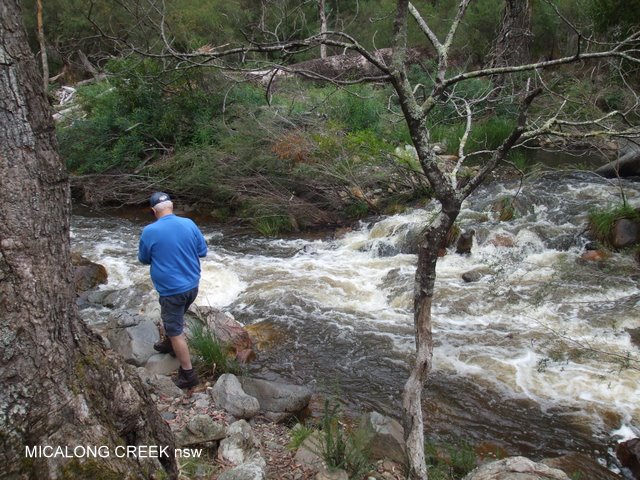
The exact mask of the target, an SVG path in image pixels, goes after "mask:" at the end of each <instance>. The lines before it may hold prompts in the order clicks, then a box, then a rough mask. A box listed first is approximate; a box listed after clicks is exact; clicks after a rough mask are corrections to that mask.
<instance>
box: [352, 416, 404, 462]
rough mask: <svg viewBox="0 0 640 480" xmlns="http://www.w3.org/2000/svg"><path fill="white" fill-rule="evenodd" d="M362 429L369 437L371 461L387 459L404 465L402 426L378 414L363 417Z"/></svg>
mask: <svg viewBox="0 0 640 480" xmlns="http://www.w3.org/2000/svg"><path fill="white" fill-rule="evenodd" d="M362 424H363V426H364V428H365V429H366V431H367V432H369V434H370V435H371V458H372V459H373V460H381V459H389V460H392V461H394V462H397V463H401V464H402V463H404V462H405V459H406V456H405V450H404V429H403V428H402V425H400V423H398V422H397V421H396V420H394V419H393V418H390V417H386V416H384V415H381V414H380V413H378V412H371V413H368V414H366V415H365V416H364V418H363V422H362Z"/></svg>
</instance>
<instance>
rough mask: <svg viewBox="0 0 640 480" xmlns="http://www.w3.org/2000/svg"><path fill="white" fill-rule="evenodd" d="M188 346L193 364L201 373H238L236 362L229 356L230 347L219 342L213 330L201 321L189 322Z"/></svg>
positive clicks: (218, 374)
mask: <svg viewBox="0 0 640 480" xmlns="http://www.w3.org/2000/svg"><path fill="white" fill-rule="evenodd" d="M189 347H190V349H191V352H192V354H193V359H194V364H195V366H196V368H197V369H198V370H199V371H200V372H201V373H203V374H209V375H215V376H220V375H222V374H223V373H234V374H238V373H240V367H239V365H238V363H237V362H236V361H235V360H234V359H232V358H231V356H230V348H229V347H228V346H226V345H223V344H222V343H220V342H219V341H218V339H217V338H216V336H215V334H214V333H213V331H211V329H209V328H208V327H206V326H205V325H204V324H203V323H202V321H196V322H193V323H192V324H191V329H190V335H189Z"/></svg>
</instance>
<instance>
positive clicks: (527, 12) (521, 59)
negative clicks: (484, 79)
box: [487, 0, 533, 68]
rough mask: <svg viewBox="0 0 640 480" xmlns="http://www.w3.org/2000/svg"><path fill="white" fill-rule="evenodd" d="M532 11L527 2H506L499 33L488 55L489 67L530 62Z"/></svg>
mask: <svg viewBox="0 0 640 480" xmlns="http://www.w3.org/2000/svg"><path fill="white" fill-rule="evenodd" d="M531 18H532V10H531V4H530V1H529V0H506V1H505V5H504V12H503V14H502V22H501V24H500V32H499V33H498V36H497V37H496V39H495V42H494V44H493V48H492V50H491V53H490V54H489V58H488V62H487V63H488V64H489V67H491V68H493V67H505V66H507V65H522V64H524V63H528V62H529V61H530V60H531V41H532V39H533V35H532V33H531Z"/></svg>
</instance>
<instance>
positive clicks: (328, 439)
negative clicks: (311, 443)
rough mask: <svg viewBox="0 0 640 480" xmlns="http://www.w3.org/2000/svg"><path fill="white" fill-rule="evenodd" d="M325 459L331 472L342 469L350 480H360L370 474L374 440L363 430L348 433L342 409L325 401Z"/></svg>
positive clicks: (323, 427) (323, 435)
mask: <svg viewBox="0 0 640 480" xmlns="http://www.w3.org/2000/svg"><path fill="white" fill-rule="evenodd" d="M321 428H322V445H321V449H322V452H321V453H322V457H323V459H324V461H325V463H326V465H327V467H329V469H342V470H345V471H346V472H347V473H348V474H349V478H353V479H361V478H364V477H365V476H366V474H367V473H368V472H370V471H371V468H372V462H371V460H370V450H371V437H370V434H369V433H368V432H367V431H366V430H365V429H364V428H362V427H361V426H359V427H357V428H355V429H351V430H348V429H347V428H346V427H345V426H344V425H343V423H342V421H341V415H340V407H339V405H338V404H333V405H331V404H330V402H329V400H325V403H324V411H323V416H322V421H321Z"/></svg>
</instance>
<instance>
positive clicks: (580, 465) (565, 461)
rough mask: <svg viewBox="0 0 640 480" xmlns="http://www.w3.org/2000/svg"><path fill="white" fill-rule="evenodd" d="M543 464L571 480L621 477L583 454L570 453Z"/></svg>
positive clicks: (549, 459) (597, 479)
mask: <svg viewBox="0 0 640 480" xmlns="http://www.w3.org/2000/svg"><path fill="white" fill-rule="evenodd" d="M542 463H544V464H545V465H548V466H550V467H551V468H557V469H558V470H562V471H563V472H564V473H566V474H567V475H569V476H570V477H571V478H584V479H589V480H619V479H620V477H619V476H618V475H616V474H615V473H613V472H612V471H611V470H609V469H607V468H605V467H603V466H602V465H600V464H599V463H598V462H597V461H596V460H594V459H593V458H591V457H588V456H586V455H584V454H582V453H577V452H576V453H569V454H568V455H563V456H562V457H557V458H545V459H544V460H542Z"/></svg>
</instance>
